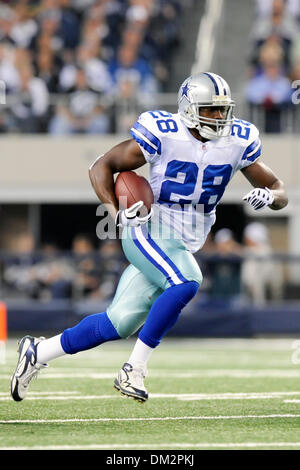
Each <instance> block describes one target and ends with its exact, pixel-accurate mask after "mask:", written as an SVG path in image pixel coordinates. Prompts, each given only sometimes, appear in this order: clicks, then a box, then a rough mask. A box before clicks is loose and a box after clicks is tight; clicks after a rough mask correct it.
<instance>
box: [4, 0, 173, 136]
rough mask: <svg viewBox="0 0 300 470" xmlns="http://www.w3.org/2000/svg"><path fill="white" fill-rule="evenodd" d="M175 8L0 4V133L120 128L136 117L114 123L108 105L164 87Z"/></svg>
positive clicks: (144, 0) (142, 3)
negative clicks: (1, 90) (0, 88)
mask: <svg viewBox="0 0 300 470" xmlns="http://www.w3.org/2000/svg"><path fill="white" fill-rule="evenodd" d="M180 13H181V2H180V1H179V0H155V1H154V0H18V1H2V2H1V4H0V80H3V82H4V83H5V85H6V94H7V106H6V109H5V110H4V112H2V113H1V122H0V128H1V131H2V132H27V133H30V132H49V133H51V134H54V135H61V134H70V133H80V132H81V133H97V134H101V133H107V132H113V131H118V132H121V131H122V130H125V129H126V131H127V129H128V126H130V124H131V121H130V118H131V120H135V118H136V114H135V115H134V116H133V117H132V116H130V109H126V110H125V113H123V115H124V116H125V118H124V122H123V121H121V122H118V123H116V122H114V113H113V104H114V103H115V102H116V101H118V102H120V101H122V100H124V101H125V102H126V103H127V107H128V103H129V104H130V101H135V100H136V99H137V96H138V95H139V94H142V95H143V102H144V103H146V101H147V99H148V100H149V102H150V101H151V95H153V93H155V92H158V91H163V90H164V89H165V86H166V83H167V79H168V76H169V73H170V64H171V62H172V55H173V52H174V49H175V47H176V45H177V44H178V42H179V40H180V39H179V17H180ZM151 103H153V98H152V101H151ZM1 108H3V106H2V107H1ZM116 126H117V129H116Z"/></svg>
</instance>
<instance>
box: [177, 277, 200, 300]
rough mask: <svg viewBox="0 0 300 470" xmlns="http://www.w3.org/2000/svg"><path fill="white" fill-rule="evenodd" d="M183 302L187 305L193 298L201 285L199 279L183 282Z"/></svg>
mask: <svg viewBox="0 0 300 470" xmlns="http://www.w3.org/2000/svg"><path fill="white" fill-rule="evenodd" d="M181 286H182V288H181V296H182V298H181V302H182V304H183V306H184V305H186V304H187V303H188V302H189V301H190V300H192V299H193V298H194V297H195V295H196V294H197V292H198V289H199V287H200V284H199V282H197V281H187V282H184V283H183V284H181Z"/></svg>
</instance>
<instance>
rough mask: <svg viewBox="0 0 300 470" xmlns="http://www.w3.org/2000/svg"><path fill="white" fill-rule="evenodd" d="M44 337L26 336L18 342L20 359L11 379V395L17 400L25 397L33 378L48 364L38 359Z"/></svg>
mask: <svg viewBox="0 0 300 470" xmlns="http://www.w3.org/2000/svg"><path fill="white" fill-rule="evenodd" d="M43 339H45V338H43V337H41V338H34V337H33V336H24V338H22V339H20V341H19V343H18V344H19V347H18V353H19V359H18V363H17V368H16V371H15V373H14V375H13V376H12V379H11V396H12V398H13V399H14V400H15V401H21V400H23V399H24V398H25V396H26V394H27V391H28V386H29V383H30V382H31V380H32V379H33V378H35V377H36V376H37V375H38V373H39V371H40V369H42V368H43V367H47V366H48V364H40V363H38V362H37V360H36V358H37V345H38V344H39V343H40V342H41V341H42V340H43Z"/></svg>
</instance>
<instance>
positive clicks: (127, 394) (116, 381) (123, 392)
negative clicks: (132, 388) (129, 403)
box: [114, 379, 148, 403]
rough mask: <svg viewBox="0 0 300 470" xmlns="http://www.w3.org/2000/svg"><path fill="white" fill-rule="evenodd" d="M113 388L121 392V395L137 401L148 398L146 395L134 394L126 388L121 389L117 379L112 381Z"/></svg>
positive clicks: (141, 401)
mask: <svg viewBox="0 0 300 470" xmlns="http://www.w3.org/2000/svg"><path fill="white" fill-rule="evenodd" d="M114 388H115V389H116V390H117V391H118V392H120V393H121V395H123V396H125V397H128V398H133V399H134V400H136V401H138V402H139V403H145V402H146V401H147V400H148V397H147V398H146V397H141V396H140V395H135V394H134V393H131V392H128V391H127V390H124V389H122V387H120V384H119V382H118V380H117V379H115V382H114Z"/></svg>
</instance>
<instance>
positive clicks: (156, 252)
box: [11, 73, 288, 401]
mask: <svg viewBox="0 0 300 470" xmlns="http://www.w3.org/2000/svg"><path fill="white" fill-rule="evenodd" d="M234 104H235V103H234V101H233V100H232V98H231V92H230V88H229V86H228V84H227V83H226V81H225V80H224V79H223V78H222V77H220V76H218V75H216V74H214V73H199V74H197V75H195V76H191V77H189V78H187V79H186V80H185V81H184V83H183V84H182V85H181V86H180V89H179V93H178V113H177V114H171V113H168V112H166V111H149V112H144V113H142V114H141V116H140V117H139V119H138V120H137V122H136V123H135V124H134V126H133V127H132V129H131V131H130V133H131V136H132V138H131V139H129V140H126V141H124V142H121V143H120V144H119V145H117V146H115V147H113V148H112V149H111V150H109V151H108V152H107V153H105V154H104V155H103V156H101V157H98V159H97V160H96V161H95V163H94V164H93V165H92V166H91V168H90V179H91V183H92V186H93V188H94V190H95V192H96V194H97V196H98V197H99V199H100V200H101V202H102V203H104V204H106V205H107V208H108V209H109V210H110V212H111V215H112V216H113V218H114V219H115V221H116V224H117V225H118V226H119V227H121V229H122V245H123V250H124V253H125V255H126V257H127V259H128V260H129V262H130V265H129V267H127V268H126V270H125V271H124V273H123V274H122V276H121V279H120V282H119V285H118V288H117V291H116V294H115V297H114V299H113V301H112V303H111V305H110V306H109V307H108V309H107V311H106V312H102V313H98V314H94V315H89V316H86V317H85V318H84V319H83V320H82V321H81V322H79V323H78V324H77V325H76V326H74V327H72V328H68V329H66V330H65V331H63V333H62V334H59V335H56V336H54V337H52V338H49V339H42V338H34V337H32V336H25V337H24V338H22V339H21V340H20V342H19V359H18V364H17V368H16V371H15V373H14V375H13V377H12V381H11V394H12V397H13V398H14V400H17V401H20V400H23V399H24V398H25V396H26V393H27V390H28V385H29V383H30V381H31V379H32V378H33V377H34V376H36V375H37V374H38V372H39V370H40V369H41V368H42V367H44V366H45V365H47V363H48V362H49V361H51V360H52V359H54V358H57V357H60V356H62V355H65V354H75V353H78V352H79V351H83V350H87V349H90V348H93V347H95V346H99V345H100V344H102V343H104V342H106V341H112V340H116V339H119V338H128V337H129V336H131V335H132V334H134V333H135V332H136V331H137V330H138V329H139V328H141V329H140V332H139V334H138V339H137V341H136V344H135V346H134V348H133V351H132V353H131V355H130V357H129V359H128V361H127V362H126V363H125V364H124V365H123V367H122V368H121V370H120V372H119V374H118V376H117V378H116V379H115V382H114V386H115V388H117V389H118V390H120V391H121V393H123V394H125V395H128V396H130V397H133V398H135V399H138V400H140V401H146V400H147V399H148V393H147V390H146V388H145V386H144V377H145V375H146V364H147V361H148V359H149V357H150V355H151V353H152V351H153V350H154V349H155V348H156V347H157V346H158V345H159V344H160V342H161V340H162V338H163V337H164V336H165V335H166V334H167V332H168V331H169V330H170V328H171V327H172V326H173V325H174V323H175V322H176V321H177V319H178V317H179V315H180V312H181V311H182V309H183V308H184V307H185V306H186V305H187V303H188V302H190V301H191V299H193V297H194V296H195V294H196V293H197V291H198V289H199V287H200V285H201V282H202V274H201V271H200V268H199V266H198V264H197V262H196V260H195V258H194V256H193V253H195V252H196V251H198V250H199V249H200V248H201V247H202V245H203V243H204V242H205V239H206V237H207V234H208V233H209V231H210V229H211V226H212V225H213V224H214V222H215V211H216V205H217V204H218V203H219V201H220V199H221V197H222V195H223V193H224V190H225V188H226V186H227V184H228V183H229V181H230V179H231V178H232V177H233V175H234V174H235V173H236V172H237V171H239V170H241V172H242V173H243V175H244V176H245V177H246V178H247V179H248V180H249V182H250V183H251V184H252V186H253V187H254V189H252V190H251V191H250V192H249V193H248V194H247V195H246V196H244V200H245V201H246V202H247V203H249V204H250V205H251V206H252V208H253V209H254V210H255V211H259V210H262V209H265V208H266V207H269V208H270V209H273V210H278V209H281V208H283V207H285V206H286V204H287V202H288V199H287V195H286V192H285V189H284V184H283V182H282V181H281V180H280V179H279V178H278V177H277V176H276V175H275V174H274V173H273V171H272V170H271V169H270V168H268V167H267V166H266V165H265V164H264V163H262V162H261V161H260V160H259V157H260V155H261V141H260V138H259V132H258V130H257V128H256V127H255V126H254V125H253V124H251V123H249V122H247V121H243V120H239V119H236V118H235V117H234V115H233V108H234ZM145 163H148V164H149V166H150V185H151V187H152V190H153V193H154V201H155V203H154V206H153V209H152V210H151V212H150V213H148V214H146V215H145V214H144V215H143V216H142V215H141V214H140V212H139V211H140V209H141V205H142V202H141V201H140V202H138V203H136V204H134V205H133V206H131V207H129V208H128V209H125V210H119V207H118V202H117V200H116V197H115V194H114V174H115V173H118V172H122V171H126V170H135V169H137V168H139V167H141V166H143V165H144V164H145Z"/></svg>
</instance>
